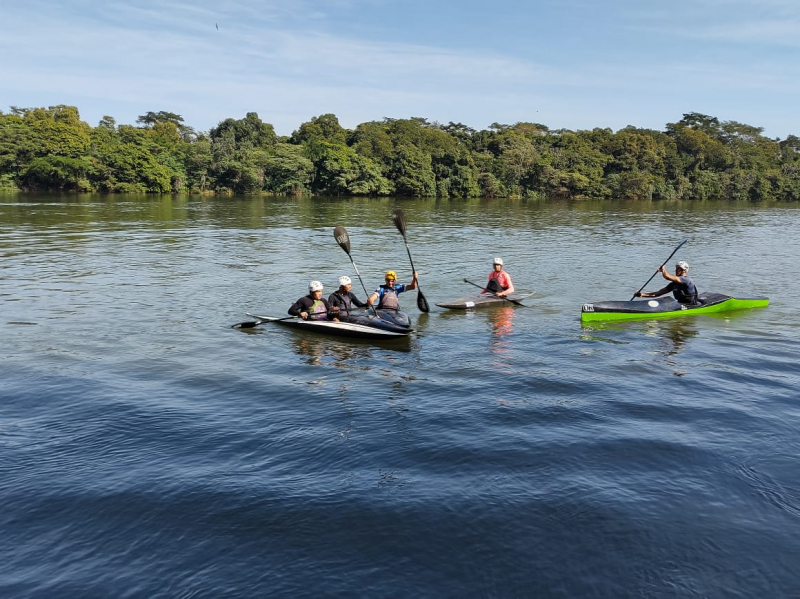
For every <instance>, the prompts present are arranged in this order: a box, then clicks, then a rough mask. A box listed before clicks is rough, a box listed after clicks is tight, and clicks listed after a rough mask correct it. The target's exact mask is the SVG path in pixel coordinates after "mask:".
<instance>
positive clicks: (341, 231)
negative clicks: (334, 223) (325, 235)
mask: <svg viewBox="0 0 800 599" xmlns="http://www.w3.org/2000/svg"><path fill="white" fill-rule="evenodd" d="M333 237H334V239H336V243H338V244H339V247H340V248H342V249H343V250H344V251H345V253H347V255H348V256H349V255H350V236H349V235H348V234H347V229H345V228H344V227H343V226H342V225H339V226H338V227H336V228H335V229H334V230H333Z"/></svg>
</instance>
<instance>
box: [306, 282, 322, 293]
mask: <svg viewBox="0 0 800 599" xmlns="http://www.w3.org/2000/svg"><path fill="white" fill-rule="evenodd" d="M308 290H309V291H311V292H314V291H322V283H320V282H319V281H311V282H310V283H309V284H308Z"/></svg>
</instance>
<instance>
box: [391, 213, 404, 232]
mask: <svg viewBox="0 0 800 599" xmlns="http://www.w3.org/2000/svg"><path fill="white" fill-rule="evenodd" d="M392 220H393V221H394V226H395V227H397V230H398V231H400V233H401V234H402V235H403V236H404V237H405V234H406V215H405V214H403V211H402V210H400V208H398V209H397V210H395V211H394V212H393V213H392Z"/></svg>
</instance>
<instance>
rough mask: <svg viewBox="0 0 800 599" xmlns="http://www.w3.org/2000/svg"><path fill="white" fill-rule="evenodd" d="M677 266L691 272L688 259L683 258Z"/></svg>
mask: <svg viewBox="0 0 800 599" xmlns="http://www.w3.org/2000/svg"><path fill="white" fill-rule="evenodd" d="M675 266H677V267H678V268H680V269H681V270H683V271H686V272H689V263H688V262H687V261H686V260H681V261H680V262H678V263H677V264H676V265H675Z"/></svg>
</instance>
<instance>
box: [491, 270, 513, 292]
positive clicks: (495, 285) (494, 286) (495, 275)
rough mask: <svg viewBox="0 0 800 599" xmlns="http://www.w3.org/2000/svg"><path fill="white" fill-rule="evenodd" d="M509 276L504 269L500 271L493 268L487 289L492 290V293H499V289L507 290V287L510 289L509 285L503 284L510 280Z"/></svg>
mask: <svg viewBox="0 0 800 599" xmlns="http://www.w3.org/2000/svg"><path fill="white" fill-rule="evenodd" d="M501 277H502V282H501V281H500V278H501ZM507 277H508V275H506V273H505V272H503V271H502V270H501V271H500V272H497V271H496V270H493V271H492V272H490V273H489V283H487V285H486V291H490V292H492V293H497V292H498V291H505V290H506V289H508V285H506V286H503V283H507V282H508V278H507Z"/></svg>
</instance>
